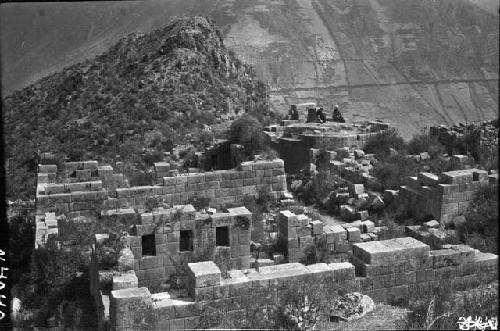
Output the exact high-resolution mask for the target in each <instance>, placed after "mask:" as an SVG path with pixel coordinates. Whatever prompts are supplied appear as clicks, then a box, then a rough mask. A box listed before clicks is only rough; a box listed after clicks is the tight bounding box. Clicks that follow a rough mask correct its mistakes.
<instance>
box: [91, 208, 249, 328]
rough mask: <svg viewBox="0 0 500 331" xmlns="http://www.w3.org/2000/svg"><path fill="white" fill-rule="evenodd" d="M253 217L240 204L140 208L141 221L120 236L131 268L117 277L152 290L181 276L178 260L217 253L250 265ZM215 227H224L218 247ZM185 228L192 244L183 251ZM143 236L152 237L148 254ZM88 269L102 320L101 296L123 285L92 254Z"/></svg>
mask: <svg viewBox="0 0 500 331" xmlns="http://www.w3.org/2000/svg"><path fill="white" fill-rule="evenodd" d="M175 215H177V216H178V217H175ZM251 216H252V214H251V213H250V212H249V211H248V210H247V209H246V208H241V207H240V208H234V209H230V210H229V212H228V213H216V214H212V215H208V214H199V213H195V210H194V208H193V207H192V206H191V205H186V206H179V207H178V208H173V209H172V210H165V211H164V212H163V213H161V214H160V213H156V214H154V213H144V214H142V215H140V220H139V223H138V224H136V225H135V226H134V227H133V230H132V231H131V232H132V233H131V235H127V236H126V237H124V239H125V242H126V247H128V248H129V249H130V251H131V254H132V256H130V257H129V258H130V259H129V261H128V262H127V263H126V265H127V268H126V269H130V272H129V273H125V274H123V276H122V277H121V278H119V280H120V281H121V282H124V283H127V284H129V283H130V282H131V281H132V283H133V284H136V286H139V287H147V288H149V289H151V290H152V291H153V289H160V288H161V284H163V283H165V282H167V281H169V280H170V277H171V276H172V275H179V273H180V272H181V270H180V268H181V267H180V266H181V265H185V264H186V263H188V262H192V261H200V260H213V259H214V258H215V257H216V256H220V257H221V258H222V259H224V261H225V263H226V264H227V265H228V266H230V267H231V268H233V269H245V268H248V267H249V264H250V228H251ZM128 217H129V216H128ZM114 220H115V221H117V222H120V221H123V217H116V215H115V217H114ZM219 227H227V228H228V238H227V240H228V241H227V246H217V243H216V229H217V228H219ZM186 230H187V231H191V234H192V239H191V245H192V247H191V249H190V250H183V251H182V250H181V243H180V234H181V231H186ZM145 235H146V236H147V235H152V236H154V244H155V252H154V253H151V252H149V253H147V254H152V255H143V252H144V247H142V243H143V241H142V238H143V236H145ZM106 239H107V235H105V234H97V235H96V242H95V249H96V250H98V249H100V248H101V247H103V244H104V242H105V241H106ZM95 252H96V251H95V250H94V253H95ZM144 254H146V253H144ZM125 255H126V254H125ZM120 263H123V262H120ZM89 268H90V275H91V282H90V290H91V293H92V294H93V296H94V298H95V299H96V303H97V307H98V313H99V315H100V316H101V319H102V317H103V316H104V315H103V314H104V312H103V311H102V309H101V308H103V307H104V306H103V302H102V300H105V301H107V300H108V299H109V290H110V289H118V288H117V286H123V284H122V285H117V284H116V281H117V280H116V277H114V275H116V272H114V271H112V270H98V265H97V260H96V256H95V255H94V256H93V258H92V262H91V263H90V266H89ZM131 274H133V276H131ZM131 279H132V280H131ZM113 282H114V283H113Z"/></svg>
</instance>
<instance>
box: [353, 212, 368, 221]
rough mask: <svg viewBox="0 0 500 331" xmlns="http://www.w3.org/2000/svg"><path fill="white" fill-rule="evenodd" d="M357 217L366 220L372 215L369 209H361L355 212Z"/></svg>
mask: <svg viewBox="0 0 500 331" xmlns="http://www.w3.org/2000/svg"><path fill="white" fill-rule="evenodd" d="M354 216H356V218H357V219H359V220H361V221H364V220H367V219H368V217H370V214H369V213H368V210H360V211H358V212H356V213H355V214H354Z"/></svg>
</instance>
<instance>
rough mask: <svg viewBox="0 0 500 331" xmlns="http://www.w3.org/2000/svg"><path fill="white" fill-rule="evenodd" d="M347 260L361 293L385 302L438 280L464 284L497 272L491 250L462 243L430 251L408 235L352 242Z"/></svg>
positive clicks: (403, 297)
mask: <svg viewBox="0 0 500 331" xmlns="http://www.w3.org/2000/svg"><path fill="white" fill-rule="evenodd" d="M351 263H353V264H354V265H355V267H356V275H358V276H360V277H359V278H358V279H359V280H360V283H361V288H362V291H363V293H365V294H367V295H368V296H370V297H371V298H373V300H374V301H380V302H389V303H395V302H398V301H399V302H401V301H405V300H407V299H408V297H409V296H411V295H414V294H418V293H426V291H430V290H431V289H432V285H433V284H438V283H439V282H440V281H444V282H448V283H449V284H451V285H452V286H455V287H467V285H468V284H472V283H474V282H477V281H485V282H487V281H491V280H492V279H495V277H497V274H498V265H497V264H498V256H497V255H495V254H491V253H481V252H479V251H477V250H475V249H472V248H470V247H469V246H466V245H449V246H446V247H443V249H440V250H432V251H431V250H430V249H429V246H428V245H426V244H424V243H422V242H420V241H418V240H416V239H414V238H408V237H407V238H396V239H390V240H385V241H373V242H366V243H357V244H354V245H353V256H352V258H351ZM480 277H484V278H483V279H480Z"/></svg>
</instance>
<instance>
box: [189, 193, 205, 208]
mask: <svg viewBox="0 0 500 331" xmlns="http://www.w3.org/2000/svg"><path fill="white" fill-rule="evenodd" d="M188 203H189V204H191V205H193V207H194V209H196V210H200V209H204V208H208V207H210V198H206V197H202V196H195V197H192V198H191V199H189V200H188Z"/></svg>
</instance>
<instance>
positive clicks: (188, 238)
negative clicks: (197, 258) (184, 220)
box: [179, 230, 193, 252]
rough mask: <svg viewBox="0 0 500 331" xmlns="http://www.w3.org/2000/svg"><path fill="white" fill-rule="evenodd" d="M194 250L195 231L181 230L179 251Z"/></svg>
mask: <svg viewBox="0 0 500 331" xmlns="http://www.w3.org/2000/svg"><path fill="white" fill-rule="evenodd" d="M192 250H193V231H191V230H181V234H180V237H179V251H181V252H186V251H192Z"/></svg>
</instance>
